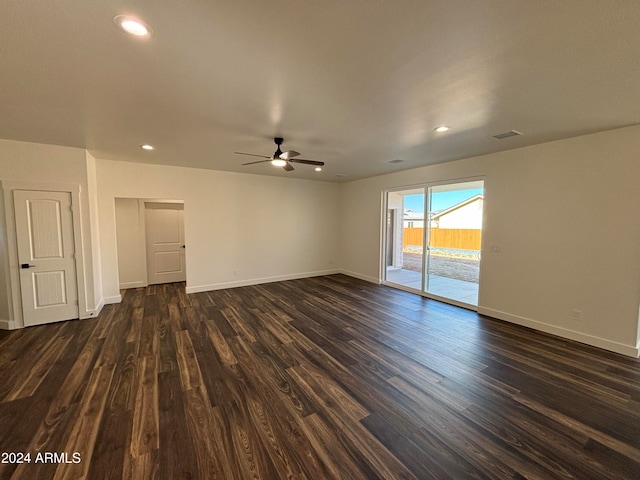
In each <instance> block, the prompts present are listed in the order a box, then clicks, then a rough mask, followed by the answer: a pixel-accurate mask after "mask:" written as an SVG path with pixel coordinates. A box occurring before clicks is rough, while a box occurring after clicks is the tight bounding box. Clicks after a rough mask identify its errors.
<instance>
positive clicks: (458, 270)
mask: <svg viewBox="0 0 640 480" xmlns="http://www.w3.org/2000/svg"><path fill="white" fill-rule="evenodd" d="M403 259H404V262H403V265H402V268H404V269H405V270H413V271H414V272H420V271H422V255H421V254H419V253H407V252H405V253H403ZM429 273H431V274H433V275H438V276H441V277H447V278H454V279H456V280H464V281H465V282H474V283H478V282H479V275H480V260H477V259H472V258H458V257H452V256H445V255H438V254H434V253H432V254H431V258H430V259H429Z"/></svg>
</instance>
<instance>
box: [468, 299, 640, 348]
mask: <svg viewBox="0 0 640 480" xmlns="http://www.w3.org/2000/svg"><path fill="white" fill-rule="evenodd" d="M478 313H480V314H482V315H486V316H488V317H494V318H497V319H499V320H505V321H507V322H510V323H515V324H517V325H522V326H523V327H529V328H533V329H534V330H539V331H541V332H545V333H550V334H552V335H557V336H558V337H562V338H567V339H569V340H575V341H576V342H580V343H585V344H587V345H591V346H593V347H598V348H603V349H605V350H609V351H611V352H615V353H620V354H622V355H627V356H629V357H635V358H638V357H639V356H640V344H638V345H636V346H635V347H634V346H633V345H625V344H623V343H618V342H614V341H611V340H607V339H606V338H600V337H594V336H592V335H588V334H586V333H582V332H576V331H575V330H569V329H568V328H562V327H557V326H555V325H549V324H548V323H543V322H539V321H537V320H533V319H530V318H526V317H520V316H518V315H513V314H511V313H507V312H502V311H500V310H494V309H492V308H485V307H478Z"/></svg>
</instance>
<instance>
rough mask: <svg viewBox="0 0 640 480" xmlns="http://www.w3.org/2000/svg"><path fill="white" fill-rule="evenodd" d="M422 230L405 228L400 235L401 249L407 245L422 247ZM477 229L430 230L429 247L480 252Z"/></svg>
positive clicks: (478, 231)
mask: <svg viewBox="0 0 640 480" xmlns="http://www.w3.org/2000/svg"><path fill="white" fill-rule="evenodd" d="M423 230H424V229H422V228H405V229H404V232H403V234H402V249H403V250H406V249H407V247H408V246H409V245H412V246H418V247H419V246H422V239H423ZM481 232H482V231H481V230H479V229H477V230H476V229H463V228H432V229H431V231H430V232H429V234H430V237H429V238H430V242H429V243H430V245H431V246H432V247H438V248H459V249H463V250H480V234H481Z"/></svg>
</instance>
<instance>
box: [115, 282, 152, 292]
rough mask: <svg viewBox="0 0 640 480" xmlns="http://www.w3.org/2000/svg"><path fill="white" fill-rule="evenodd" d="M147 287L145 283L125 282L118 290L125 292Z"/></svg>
mask: <svg viewBox="0 0 640 480" xmlns="http://www.w3.org/2000/svg"><path fill="white" fill-rule="evenodd" d="M146 286H148V285H147V284H146V283H145V282H142V281H139V282H126V283H121V284H120V290H126V289H127V288H141V287H146Z"/></svg>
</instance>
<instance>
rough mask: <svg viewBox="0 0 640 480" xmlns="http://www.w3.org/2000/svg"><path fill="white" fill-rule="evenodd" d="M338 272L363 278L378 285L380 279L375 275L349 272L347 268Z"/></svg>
mask: <svg viewBox="0 0 640 480" xmlns="http://www.w3.org/2000/svg"><path fill="white" fill-rule="evenodd" d="M339 273H342V274H343V275H347V276H349V277H353V278H359V279H360V280H364V281H365V282H371V283H375V284H376V285H380V283H381V282H380V279H378V278H376V277H370V276H369V275H362V274H361V273H356V272H351V271H349V270H340V271H339Z"/></svg>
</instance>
